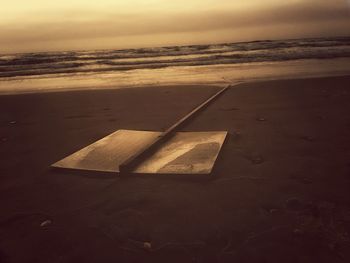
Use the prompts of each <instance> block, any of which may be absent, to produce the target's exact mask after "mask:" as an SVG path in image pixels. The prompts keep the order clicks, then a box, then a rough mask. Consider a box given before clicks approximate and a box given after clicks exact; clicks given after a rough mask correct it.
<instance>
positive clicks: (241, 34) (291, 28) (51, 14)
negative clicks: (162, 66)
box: [0, 0, 350, 53]
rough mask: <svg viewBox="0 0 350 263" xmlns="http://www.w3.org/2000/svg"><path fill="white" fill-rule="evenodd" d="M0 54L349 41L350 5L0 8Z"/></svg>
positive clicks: (197, 2) (195, 0) (49, 4)
mask: <svg viewBox="0 0 350 263" xmlns="http://www.w3.org/2000/svg"><path fill="white" fill-rule="evenodd" d="M0 6H1V9H0V53H17V52H33V51H34V52H35V51H56V50H86V49H110V48H112V49H121V48H138V47H152V46H154V47H156V46H171V45H188V44H210V43H225V42H239V41H252V40H262V39H283V38H302V37H322V36H346V35H350V0H288V1H276V0H95V1H93V0H91V1H90V0H60V1H48V0H10V1H8V0H0Z"/></svg>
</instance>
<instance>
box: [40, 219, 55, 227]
mask: <svg viewBox="0 0 350 263" xmlns="http://www.w3.org/2000/svg"><path fill="white" fill-rule="evenodd" d="M51 224H52V221H51V220H45V221H43V222H42V223H41V224H40V226H41V227H47V226H49V225H51Z"/></svg>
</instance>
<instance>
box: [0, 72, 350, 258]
mask: <svg viewBox="0 0 350 263" xmlns="http://www.w3.org/2000/svg"><path fill="white" fill-rule="evenodd" d="M349 87H350V77H334V78H319V79H308V80H283V81H272V82H261V83H255V84H242V85H239V86H237V87H235V88H232V89H230V90H229V91H227V92H226V93H225V94H224V95H223V96H221V97H220V98H219V99H218V100H217V101H215V102H214V104H212V105H211V106H209V108H207V109H206V110H205V111H203V112H202V113H201V114H200V115H199V116H198V117H197V118H195V119H194V120H193V121H192V122H191V123H189V124H188V125H187V126H185V127H184V129H183V130H191V131H211V130H227V131H229V133H230V136H229V138H228V140H227V142H226V144H225V145H224V148H223V150H222V153H221V156H220V159H219V161H218V162H217V166H216V169H215V172H214V174H213V176H212V177H211V179H201V180H191V179H189V178H181V177H179V178H171V179H170V178H166V177H161V178H158V177H157V176H154V177H152V176H151V177H135V178H122V179H120V178H117V177H103V178H99V177H87V176H83V175H73V174H70V173H68V172H66V173H57V172H54V171H52V170H50V169H49V165H50V164H52V163H53V162H55V161H57V160H59V159H61V158H63V157H65V156H66V155H68V154H70V153H72V152H74V151H76V150H78V149H80V148H82V147H83V146H86V145H88V144H90V143H92V142H94V141H96V140H97V139H99V138H102V137H104V136H106V135H108V134H110V133H112V132H114V131H115V130H117V129H122V128H123V129H141V130H164V129H166V128H167V127H168V126H170V125H171V124H172V123H173V122H174V121H176V120H177V119H178V118H179V117H181V116H183V115H184V114H186V113H187V112H188V111H190V110H191V109H192V108H193V107H194V106H195V105H197V104H199V103H200V102H201V101H203V100H204V99H205V98H207V97H208V96H210V95H211V94H213V93H214V92H215V91H216V90H218V89H219V88H218V87H196V86H188V87H184V86H182V87H180V86H179V87H161V88H159V87H158V88H156V87H154V88H140V89H123V90H105V91H103V90H102V91H74V92H61V93H48V94H28V95H8V96H0V156H1V159H0V176H1V177H0V180H1V184H0V207H1V213H0V262H36V263H37V262H249V263H250V262H308V263H309V262H350V249H349V248H350V246H349V233H350V202H349V201H350V191H349V189H350V136H349V129H350V114H349V113H350V103H349V101H350V89H349ZM45 221H46V222H45ZM43 222H44V224H42V223H43ZM41 224H42V226H41ZM143 242H149V243H145V244H144V243H143ZM143 246H145V248H143Z"/></svg>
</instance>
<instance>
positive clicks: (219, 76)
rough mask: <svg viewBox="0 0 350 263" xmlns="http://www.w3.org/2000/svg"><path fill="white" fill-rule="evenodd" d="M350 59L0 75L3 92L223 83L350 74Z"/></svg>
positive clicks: (0, 92)
mask: <svg viewBox="0 0 350 263" xmlns="http://www.w3.org/2000/svg"><path fill="white" fill-rule="evenodd" d="M349 63H350V59H349V58H338V59H324V60H295V61H285V62H271V63H248V64H237V65H213V66H198V67H197V66H193V67H169V68H164V69H152V70H133V71H129V72H117V71H116V72H109V73H98V74H97V73H96V74H81V75H80V74H77V75H74V74H73V75H63V76H62V75H45V76H43V77H29V78H13V79H11V78H9V79H0V95H11V94H26V93H50V92H60V91H62V92H66V91H74V90H113V89H132V88H140V87H161V86H178V85H186V86H190V85H205V86H208V85H211V86H212V85H220V86H222V85H228V84H230V83H236V82H256V81H271V80H279V79H302V78H310V77H311V78H319V77H332V76H344V75H350V71H349V66H348V65H349ZM111 83H113V84H111Z"/></svg>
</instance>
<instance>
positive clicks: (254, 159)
mask: <svg viewBox="0 0 350 263" xmlns="http://www.w3.org/2000/svg"><path fill="white" fill-rule="evenodd" d="M251 162H252V163H253V164H261V163H263V162H264V158H263V157H262V156H261V155H256V156H252V158H251Z"/></svg>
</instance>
